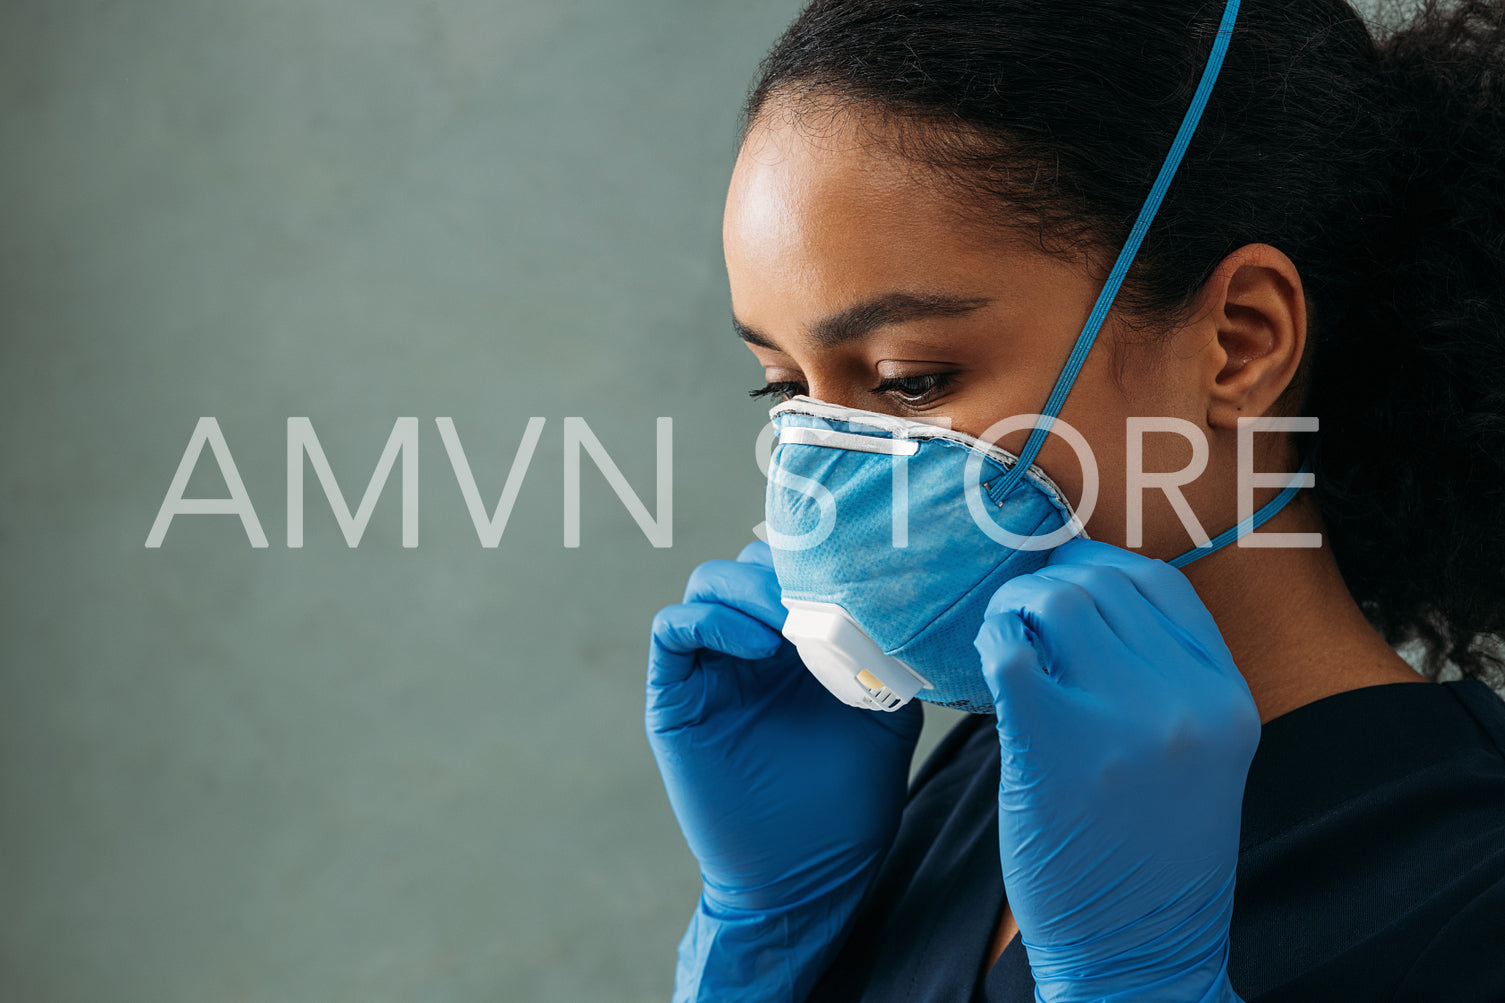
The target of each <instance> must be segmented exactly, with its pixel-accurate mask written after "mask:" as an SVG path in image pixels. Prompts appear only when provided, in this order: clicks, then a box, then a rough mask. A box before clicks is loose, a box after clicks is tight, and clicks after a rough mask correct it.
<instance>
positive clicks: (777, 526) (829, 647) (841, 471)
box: [766, 0, 1310, 714]
mask: <svg viewBox="0 0 1505 1003" xmlns="http://www.w3.org/2000/svg"><path fill="white" fill-rule="evenodd" d="M1237 10H1238V0H1230V2H1229V3H1228V5H1227V7H1226V9H1225V11H1224V15H1223V22H1222V24H1221V25H1220V27H1219V29H1218V35H1217V39H1216V41H1215V43H1214V45H1213V49H1212V53H1211V55H1210V56H1209V58H1208V62H1207V66H1206V68H1205V69H1204V71H1203V75H1202V79H1201V83H1200V85H1199V86H1198V88H1197V92H1196V94H1195V96H1194V97H1193V99H1192V104H1191V107H1190V108H1189V109H1188V111H1187V113H1186V116H1185V118H1184V119H1183V120H1182V123H1181V128H1180V131H1179V132H1178V133H1177V135H1176V140H1175V143H1174V144H1173V146H1172V148H1171V151H1170V153H1169V155H1168V156H1167V157H1166V160H1165V163H1164V164H1163V165H1162V166H1161V169H1160V173H1159V176H1158V177H1157V178H1156V180H1155V184H1154V187H1153V188H1152V189H1151V191H1150V194H1149V197H1148V198H1147V199H1146V200H1145V204H1144V206H1143V208H1141V210H1140V213H1139V218H1138V219H1137V220H1136V221H1135V223H1134V228H1133V230H1132V231H1131V233H1130V235H1129V239H1128V241H1127V242H1126V243H1125V245H1124V247H1123V249H1122V251H1121V252H1120V253H1119V256H1118V259H1117V261H1116V262H1115V264H1114V266H1113V270H1112V272H1111V273H1110V274H1109V277H1108V280H1107V282H1106V283H1105V284H1104V286H1103V290H1102V292H1101V293H1100V295H1099V296H1098V299H1097V302H1096V304H1095V305H1094V307H1093V310H1092V313H1091V315H1090V316H1089V317H1088V320H1087V323H1086V325H1085V326H1084V327H1083V329H1082V332H1081V334H1080V335H1079V336H1078V338H1077V341H1076V344H1075V345H1074V346H1073V348H1072V351H1071V355H1070V357H1069V358H1068V359H1067V361H1066V364H1065V366H1064V367H1063V369H1062V371H1061V374H1060V376H1059V377H1058V378H1057V381H1056V384H1055V386H1054V388H1053V389H1052V390H1051V393H1050V397H1049V399H1048V400H1047V401H1046V405H1045V407H1044V409H1043V410H1042V412H1041V413H1040V414H1038V415H1024V416H1021V418H1022V420H1023V422H1024V424H1023V425H1022V426H1020V427H1032V431H1031V432H1030V436H1029V439H1028V441H1027V442H1026V443H1025V446H1024V449H1023V451H1022V452H1021V454H1020V455H1018V456H1015V455H1013V454H1011V453H1009V452H1007V451H1005V450H1003V449H1002V448H1000V447H998V446H996V445H994V444H992V441H991V440H994V439H996V438H998V437H999V435H1001V434H1002V432H1003V431H1004V429H1003V428H1000V427H999V426H995V429H994V430H993V431H994V432H996V434H991V435H988V437H987V440H980V439H977V438H974V437H972V436H969V435H964V434H962V433H959V432H954V431H952V430H950V429H949V428H944V427H941V426H939V425H937V424H932V423H928V422H919V421H910V420H906V419H903V418H896V417H892V416H888V415H883V414H877V413H874V412H871V411H861V410H856V409H853V408H844V407H839V406H837V405H834V404H828V403H824V402H821V401H817V400H814V399H811V398H809V397H795V398H793V399H792V400H789V401H786V402H784V403H782V404H780V405H778V406H777V407H775V408H773V410H772V411H771V412H770V416H771V417H772V419H773V422H774V426H775V428H776V430H777V432H778V446H777V447H776V448H775V449H774V451H773V456H772V458H771V460H770V463H769V478H768V496H767V522H766V527H767V538H768V543H769V546H770V548H771V549H772V552H773V566H774V571H775V573H776V574H777V576H778V581H779V587H780V589H781V591H782V594H783V601H784V605H785V606H786V607H787V608H788V610H789V616H788V619H787V621H786V622H785V625H784V635H785V636H786V637H787V638H789V640H791V641H792V642H793V643H794V644H795V645H796V647H797V648H798V649H799V653H800V657H801V659H802V660H803V661H804V663H805V665H806V666H807V667H808V668H809V670H810V671H811V672H812V673H814V674H815V676H816V677H817V678H819V679H820V681H821V682H822V683H823V684H825V686H826V688H827V689H829V690H830V691H831V692H832V693H834V694H835V695H836V696H837V697H839V698H840V699H842V700H843V701H844V702H846V703H848V704H852V705H854V706H858V707H869V708H873V709H877V710H895V709H897V708H898V707H901V706H903V705H904V704H905V703H907V702H909V700H910V699H912V698H915V697H918V698H919V699H921V700H924V701H926V702H928V703H934V704H939V705H941V706H945V707H954V708H957V709H959V710H965V711H971V712H974V713H983V714H991V713H993V712H994V706H993V698H992V695H991V693H990V691H989V690H988V687H987V683H986V682H985V681H984V679H983V675H982V664H981V661H980V660H979V658H978V654H977V651H976V649H975V648H974V647H973V646H972V641H973V638H974V637H976V635H977V631H978V628H979V627H981V625H982V620H983V614H984V612H985V610H986V608H987V604H988V601H989V600H990V599H991V598H992V596H993V593H994V592H995V591H997V589H998V587H999V586H1000V585H1002V584H1003V583H1004V582H1005V581H1007V580H1009V579H1010V578H1013V577H1015V576H1017V575H1022V574H1028V573H1029V572H1032V571H1035V570H1037V569H1038V568H1040V567H1042V566H1043V565H1044V564H1045V563H1046V561H1047V559H1048V558H1049V554H1050V551H1051V550H1052V549H1053V548H1055V547H1058V546H1060V545H1061V544H1063V543H1065V542H1066V541H1067V540H1069V539H1071V538H1072V537H1074V536H1086V532H1085V530H1084V529H1083V525H1082V523H1083V520H1082V519H1079V518H1078V517H1077V515H1076V514H1075V513H1074V511H1073V509H1072V505H1071V503H1070V502H1069V501H1068V499H1067V498H1066V497H1065V495H1064V494H1063V493H1062V492H1061V491H1060V489H1059V488H1058V487H1057V486H1056V485H1055V484H1054V483H1053V482H1052V481H1051V479H1050V478H1049V477H1048V476H1047V475H1046V474H1045V472H1044V471H1043V470H1041V469H1040V468H1039V467H1037V466H1035V464H1034V460H1035V457H1036V455H1037V454H1038V453H1039V451H1040V447H1041V446H1042V445H1043V444H1044V441H1045V437H1046V435H1048V434H1049V433H1050V431H1051V427H1052V425H1053V424H1054V423H1055V419H1056V416H1057V415H1058V414H1059V413H1060V410H1061V406H1062V404H1064V403H1065V400H1066V395H1067V393H1068V392H1069V391H1070V389H1071V385H1072V383H1073V382H1074V381H1075V379H1076V376H1077V373H1078V371H1080V369H1081V367H1082V363H1083V362H1084V361H1085V360H1086V357H1087V353H1088V351H1089V350H1090V349H1091V347H1092V343H1093V340H1094V339H1095V338H1096V336H1097V332H1098V329H1099V328H1100V327H1101V326H1102V323H1103V319H1104V318H1105V317H1106V316H1107V313H1108V310H1109V308H1110V307H1111V306H1112V303H1113V299H1114V297H1115V296H1116V295H1117V292H1118V288H1119V286H1120V285H1121V284H1122V282H1123V279H1124V275H1125V274H1126V273H1127V272H1128V269H1129V265H1130V264H1131V263H1132V262H1133V260H1134V255H1135V254H1136V253H1137V251H1138V249H1139V245H1140V243H1141V241H1142V240H1143V239H1144V235H1145V232H1146V231H1147V230H1148V229H1149V226H1150V222H1151V221H1152V220H1153V219H1154V217H1155V212H1156V210H1157V209H1158V208H1159V206H1160V202H1161V199H1162V198H1163V197H1164V195H1165V191H1166V189H1167V188H1168V187H1169V186H1170V182H1171V178H1172V177H1173V176H1174V175H1175V171H1176V167H1177V166H1178V165H1179V164H1180V162H1181V157H1182V155H1183V154H1184V153H1185V150H1186V146H1187V144H1188V143H1189V142H1190V141H1191V137H1192V134H1193V133H1194V132H1195V131H1196V126H1197V122H1198V120H1199V119H1200V117H1201V114H1202V109H1203V107H1204V106H1205V105H1206V103H1207V98H1208V95H1209V94H1210V93H1211V91H1212V86H1213V83H1214V81H1215V80H1216V79H1217V74H1218V69H1219V68H1220V67H1221V65H1222V61H1223V55H1224V53H1225V52H1226V50H1227V47H1228V40H1229V36H1230V35H1231V34H1232V31H1233V23H1234V19H1235V17H1236V15H1237ZM1061 432H1062V433H1063V434H1064V435H1065V437H1066V438H1067V439H1068V441H1070V440H1071V439H1073V438H1076V439H1078V440H1079V439H1080V437H1079V436H1078V435H1077V434H1076V433H1075V432H1074V430H1071V429H1070V427H1069V426H1067V425H1065V424H1064V423H1063V424H1062V426H1061ZM1072 445H1073V446H1075V447H1077V449H1078V451H1079V452H1086V449H1085V445H1086V444H1085V443H1084V442H1080V441H1077V442H1073V443H1072ZM1309 483H1310V475H1307V474H1305V473H1303V474H1299V475H1298V476H1297V477H1296V478H1294V479H1293V480H1292V482H1291V483H1290V484H1289V485H1288V486H1287V487H1286V488H1285V490H1284V491H1282V492H1281V493H1280V494H1279V495H1278V496H1276V497H1275V498H1274V499H1273V500H1272V501H1270V502H1269V503H1267V504H1266V505H1265V506H1264V507H1263V508H1261V509H1260V510H1259V511H1258V512H1256V513H1254V515H1253V516H1252V517H1251V518H1250V519H1247V520H1245V521H1243V522H1241V523H1240V524H1239V525H1238V526H1235V527H1233V528H1232V529H1229V530H1227V531H1225V532H1223V533H1221V534H1219V535H1218V536H1216V537H1214V538H1213V539H1211V540H1210V541H1209V542H1208V544H1206V545H1204V546H1201V547H1198V548H1196V549H1194V550H1191V551H1188V552H1187V553H1185V554H1182V555H1181V556H1180V557H1177V558H1176V559H1174V560H1172V561H1171V562H1169V563H1171V564H1172V565H1174V566H1176V567H1180V566H1182V565H1184V564H1187V563H1189V562H1191V561H1193V560H1195V559H1196V558H1198V557H1201V556H1203V555H1205V554H1209V553H1212V552H1213V551H1214V550H1217V549H1219V548H1220V547H1222V546H1224V545H1226V544H1228V543H1230V542H1232V541H1233V540H1235V539H1237V538H1238V537H1239V536H1242V535H1244V534H1247V533H1249V532H1252V531H1253V530H1254V529H1255V528H1257V527H1258V526H1259V525H1261V524H1263V523H1264V522H1265V520H1267V519H1269V518H1270V517H1271V516H1273V515H1274V514H1275V513H1276V512H1278V511H1279V510H1280V509H1281V508H1282V507H1283V506H1284V505H1285V504H1286V502H1288V501H1289V500H1290V499H1291V498H1292V497H1293V496H1294V495H1295V493H1296V491H1297V490H1298V488H1299V487H1302V486H1308V485H1309ZM1088 484H1089V487H1088V490H1087V492H1086V493H1087V495H1088V497H1085V498H1084V499H1083V502H1082V505H1083V508H1084V509H1087V510H1089V511H1090V508H1091V506H1092V504H1093V501H1094V500H1095V497H1094V496H1095V490H1096V488H1095V484H1093V483H1092V479H1091V478H1089V479H1088Z"/></svg>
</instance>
